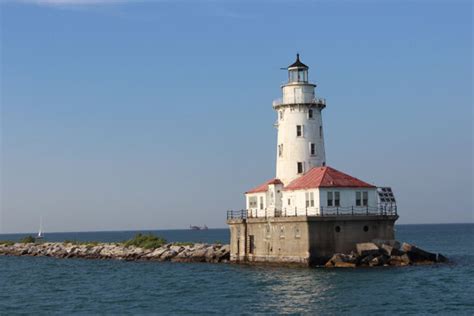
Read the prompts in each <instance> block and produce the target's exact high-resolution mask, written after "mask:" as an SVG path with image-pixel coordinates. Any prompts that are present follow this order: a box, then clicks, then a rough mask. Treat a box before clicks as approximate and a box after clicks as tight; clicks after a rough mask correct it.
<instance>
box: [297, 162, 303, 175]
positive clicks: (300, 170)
mask: <svg viewBox="0 0 474 316" xmlns="http://www.w3.org/2000/svg"><path fill="white" fill-rule="evenodd" d="M297 168H298V173H303V163H302V162H298V163H297Z"/></svg>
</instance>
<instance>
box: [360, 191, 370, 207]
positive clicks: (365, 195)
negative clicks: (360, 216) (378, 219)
mask: <svg viewBox="0 0 474 316" xmlns="http://www.w3.org/2000/svg"><path fill="white" fill-rule="evenodd" d="M362 205H363V206H367V205H369V192H367V191H364V192H362Z"/></svg>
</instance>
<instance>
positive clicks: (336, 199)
mask: <svg viewBox="0 0 474 316" xmlns="http://www.w3.org/2000/svg"><path fill="white" fill-rule="evenodd" d="M334 206H337V207H339V206H341V193H340V192H334Z"/></svg>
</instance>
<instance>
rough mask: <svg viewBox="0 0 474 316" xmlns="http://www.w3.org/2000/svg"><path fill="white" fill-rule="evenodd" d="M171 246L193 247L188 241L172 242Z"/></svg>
mask: <svg viewBox="0 0 474 316" xmlns="http://www.w3.org/2000/svg"><path fill="white" fill-rule="evenodd" d="M173 246H194V243H193V242H190V241H178V242H174V243H173Z"/></svg>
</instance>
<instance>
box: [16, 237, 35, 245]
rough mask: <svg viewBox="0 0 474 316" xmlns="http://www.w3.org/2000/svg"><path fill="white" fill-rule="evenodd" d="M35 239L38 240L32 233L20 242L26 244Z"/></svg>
mask: <svg viewBox="0 0 474 316" xmlns="http://www.w3.org/2000/svg"><path fill="white" fill-rule="evenodd" d="M35 241H36V239H35V237H33V236H31V235H29V236H26V237H24V238H23V239H22V240H20V242H21V243H24V244H29V243H34V242H35Z"/></svg>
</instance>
